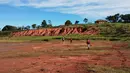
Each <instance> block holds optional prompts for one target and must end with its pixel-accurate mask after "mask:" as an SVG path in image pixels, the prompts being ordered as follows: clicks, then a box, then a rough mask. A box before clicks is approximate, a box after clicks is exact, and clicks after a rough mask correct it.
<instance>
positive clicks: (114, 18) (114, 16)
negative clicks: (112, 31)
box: [106, 13, 121, 23]
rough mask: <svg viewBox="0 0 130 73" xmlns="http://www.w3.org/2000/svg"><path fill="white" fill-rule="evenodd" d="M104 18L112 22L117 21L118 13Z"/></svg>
mask: <svg viewBox="0 0 130 73" xmlns="http://www.w3.org/2000/svg"><path fill="white" fill-rule="evenodd" d="M106 20H108V21H109V22H112V23H116V22H118V21H119V20H120V14H119V13H117V14H115V15H112V16H107V17H106ZM120 21H121V20H120Z"/></svg>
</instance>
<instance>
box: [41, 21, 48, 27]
mask: <svg viewBox="0 0 130 73" xmlns="http://www.w3.org/2000/svg"><path fill="white" fill-rule="evenodd" d="M41 27H43V28H44V27H47V23H46V20H43V21H42V24H41Z"/></svg>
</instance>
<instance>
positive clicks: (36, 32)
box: [12, 27, 99, 36]
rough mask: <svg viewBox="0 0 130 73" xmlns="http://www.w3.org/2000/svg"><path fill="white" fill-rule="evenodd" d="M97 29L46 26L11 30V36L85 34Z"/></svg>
mask: <svg viewBox="0 0 130 73" xmlns="http://www.w3.org/2000/svg"><path fill="white" fill-rule="evenodd" d="M98 33H99V31H98V29H97V28H96V27H90V28H89V29H86V30H84V29H83V28H82V27H64V28H46V29H37V30H26V31H20V32H13V33H12V35H13V36H58V35H67V34H85V35H95V34H98Z"/></svg>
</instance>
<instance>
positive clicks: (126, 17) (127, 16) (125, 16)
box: [120, 14, 130, 23]
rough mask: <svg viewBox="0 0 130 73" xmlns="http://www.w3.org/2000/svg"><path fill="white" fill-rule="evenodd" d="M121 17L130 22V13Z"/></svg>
mask: <svg viewBox="0 0 130 73" xmlns="http://www.w3.org/2000/svg"><path fill="white" fill-rule="evenodd" d="M120 17H121V19H122V21H123V22H125V23H130V14H125V15H121V16H120Z"/></svg>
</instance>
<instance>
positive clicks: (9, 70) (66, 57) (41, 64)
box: [0, 41, 130, 73]
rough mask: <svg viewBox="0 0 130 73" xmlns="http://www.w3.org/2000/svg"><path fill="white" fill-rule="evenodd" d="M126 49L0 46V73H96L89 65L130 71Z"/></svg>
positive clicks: (101, 44) (102, 44)
mask: <svg viewBox="0 0 130 73" xmlns="http://www.w3.org/2000/svg"><path fill="white" fill-rule="evenodd" d="M127 46H128V43H121V42H116V43H115V42H110V41H92V48H91V50H87V49H86V44H85V41H73V43H72V44H70V43H69V42H68V41H66V42H64V43H62V42H61V41H50V42H42V43H30V42H28V43H0V73H96V72H95V71H92V72H90V70H88V65H102V66H110V67H121V66H125V67H130V56H129V54H130V50H127V49H123V48H126V47H127ZM121 54H122V55H121ZM124 57H125V60H124ZM122 61H123V62H122ZM122 63H123V64H122Z"/></svg>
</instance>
